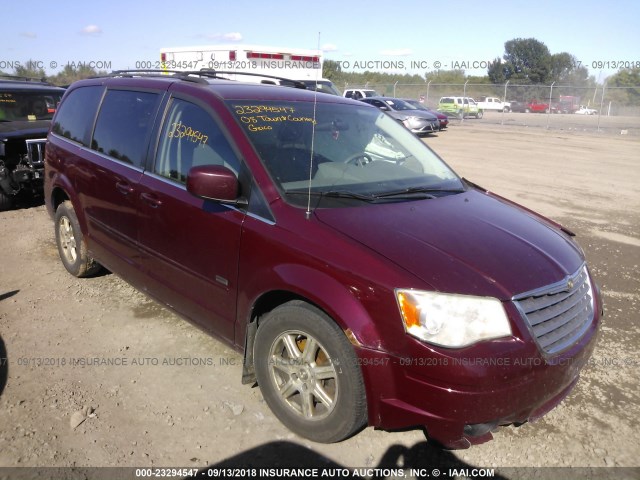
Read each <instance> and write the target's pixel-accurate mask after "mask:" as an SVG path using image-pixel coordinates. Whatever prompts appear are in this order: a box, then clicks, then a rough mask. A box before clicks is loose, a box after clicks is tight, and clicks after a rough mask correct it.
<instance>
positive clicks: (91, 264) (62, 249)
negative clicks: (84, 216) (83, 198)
mask: <svg viewBox="0 0 640 480" xmlns="http://www.w3.org/2000/svg"><path fill="white" fill-rule="evenodd" d="M55 225H56V226H55V228H56V243H57V245H58V254H59V255H60V260H62V264H63V265H64V268H66V269H67V271H68V272H69V273H70V274H71V275H73V276H75V277H88V276H90V275H93V274H95V273H97V272H98V271H100V269H101V266H100V264H99V263H97V262H96V261H95V260H94V259H93V258H91V257H89V255H88V254H87V245H86V243H85V241H84V237H83V235H82V230H80V224H79V223H78V217H77V216H76V212H75V210H74V209H73V205H72V204H71V202H70V201H68V200H67V201H65V202H62V203H61V204H60V205H59V206H58V208H57V209H56V216H55Z"/></svg>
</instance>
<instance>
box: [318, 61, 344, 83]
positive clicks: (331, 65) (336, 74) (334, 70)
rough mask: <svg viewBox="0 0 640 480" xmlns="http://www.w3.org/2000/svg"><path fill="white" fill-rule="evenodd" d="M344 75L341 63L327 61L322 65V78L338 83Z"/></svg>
mask: <svg viewBox="0 0 640 480" xmlns="http://www.w3.org/2000/svg"><path fill="white" fill-rule="evenodd" d="M341 74H342V67H341V66H340V62H336V61H335V60H325V61H324V63H323V64H322V76H323V77H324V78H326V79H327V80H331V81H332V82H334V83H335V82H337V81H338V80H339V79H340V76H341Z"/></svg>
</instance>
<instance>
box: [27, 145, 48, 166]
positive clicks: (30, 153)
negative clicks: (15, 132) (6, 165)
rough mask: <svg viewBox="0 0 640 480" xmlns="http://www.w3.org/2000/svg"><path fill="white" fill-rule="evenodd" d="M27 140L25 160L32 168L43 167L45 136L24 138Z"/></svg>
mask: <svg viewBox="0 0 640 480" xmlns="http://www.w3.org/2000/svg"><path fill="white" fill-rule="evenodd" d="M25 141H26V142H27V161H28V162H29V164H30V165H31V166H33V167H34V168H43V167H44V144H45V143H47V139H46V138H38V139H35V140H25Z"/></svg>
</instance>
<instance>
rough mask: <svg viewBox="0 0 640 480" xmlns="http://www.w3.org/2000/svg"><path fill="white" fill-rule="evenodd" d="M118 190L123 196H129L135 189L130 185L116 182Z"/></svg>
mask: <svg viewBox="0 0 640 480" xmlns="http://www.w3.org/2000/svg"><path fill="white" fill-rule="evenodd" d="M116 189H117V190H118V191H119V192H120V193H121V194H122V195H129V194H130V193H131V192H133V187H132V186H131V185H129V184H128V183H124V182H116Z"/></svg>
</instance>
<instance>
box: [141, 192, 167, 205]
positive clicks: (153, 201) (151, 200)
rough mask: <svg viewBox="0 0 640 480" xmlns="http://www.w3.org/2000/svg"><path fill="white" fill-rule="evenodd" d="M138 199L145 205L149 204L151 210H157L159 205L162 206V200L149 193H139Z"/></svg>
mask: <svg viewBox="0 0 640 480" xmlns="http://www.w3.org/2000/svg"><path fill="white" fill-rule="evenodd" d="M140 198H142V199H143V200H144V201H145V202H146V203H147V204H149V206H150V207H151V208H158V207H159V206H160V205H162V200H160V199H159V198H158V197H156V196H155V195H152V194H150V193H141V194H140Z"/></svg>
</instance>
